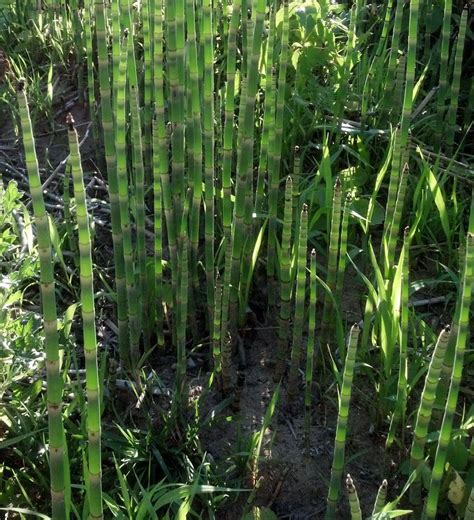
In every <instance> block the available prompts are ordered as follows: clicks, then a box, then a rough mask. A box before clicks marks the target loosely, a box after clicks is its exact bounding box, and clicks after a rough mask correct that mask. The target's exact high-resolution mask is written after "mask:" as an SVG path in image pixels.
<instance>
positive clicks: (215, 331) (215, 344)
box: [212, 273, 222, 385]
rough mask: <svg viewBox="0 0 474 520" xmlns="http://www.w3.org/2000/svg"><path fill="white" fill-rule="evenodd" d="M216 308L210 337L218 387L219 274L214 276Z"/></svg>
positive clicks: (219, 350) (220, 295)
mask: <svg viewBox="0 0 474 520" xmlns="http://www.w3.org/2000/svg"><path fill="white" fill-rule="evenodd" d="M215 293H216V301H215V305H216V308H215V310H214V327H213V329H212V330H213V335H212V359H213V363H214V370H215V373H216V380H217V382H218V385H220V383H221V375H222V374H221V372H222V368H221V367H222V365H221V316H222V280H221V277H220V274H219V273H217V276H216V289H215Z"/></svg>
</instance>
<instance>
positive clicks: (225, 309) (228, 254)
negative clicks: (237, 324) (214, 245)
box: [221, 240, 233, 394]
mask: <svg viewBox="0 0 474 520" xmlns="http://www.w3.org/2000/svg"><path fill="white" fill-rule="evenodd" d="M224 262H225V264H224V283H223V289H222V316H221V368H222V390H223V392H224V394H228V393H229V392H230V391H231V389H232V384H233V368H232V347H231V343H230V341H229V301H230V281H231V275H232V242H231V241H230V240H228V241H227V243H226V247H225V259H224Z"/></svg>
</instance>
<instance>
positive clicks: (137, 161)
mask: <svg viewBox="0 0 474 520" xmlns="http://www.w3.org/2000/svg"><path fill="white" fill-rule="evenodd" d="M135 39H136V38H135ZM127 65H128V66H127V69H128V99H129V105H130V125H131V145H132V154H131V159H132V160H131V164H132V167H133V171H134V173H135V207H136V215H135V223H136V230H137V231H136V237H137V238H136V240H137V245H136V249H137V257H138V262H137V265H138V276H139V296H138V297H137V305H138V309H137V310H138V320H137V324H138V326H139V329H138V330H137V337H138V338H139V337H140V329H141V328H143V329H144V331H145V334H144V342H145V347H147V346H148V341H149V337H150V334H151V330H150V318H149V316H148V314H149V310H148V308H147V306H146V305H145V303H146V301H145V295H146V291H147V276H146V243H145V166H144V163H143V158H144V157H145V153H144V149H143V145H142V121H141V117H140V105H139V94H138V74H137V64H136V59H135V50H134V49H133V46H131V45H129V49H128V64H127ZM146 66H148V64H147V65H146ZM144 114H145V117H148V116H147V115H146V114H147V110H146V109H145V112H144ZM145 124H148V122H147V121H146V122H145ZM148 138H149V136H147V132H145V139H148ZM150 144H151V143H150ZM146 146H147V147H148V146H150V145H149V144H147V145H146ZM146 151H147V153H148V152H149V150H148V149H147V150H146ZM140 317H141V320H140ZM140 322H141V326H140Z"/></svg>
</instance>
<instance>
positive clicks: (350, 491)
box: [346, 474, 362, 520]
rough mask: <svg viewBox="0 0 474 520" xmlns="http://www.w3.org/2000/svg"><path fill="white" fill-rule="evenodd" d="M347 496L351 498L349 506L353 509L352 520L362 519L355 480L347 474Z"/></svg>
mask: <svg viewBox="0 0 474 520" xmlns="http://www.w3.org/2000/svg"><path fill="white" fill-rule="evenodd" d="M346 489H347V496H348V498H349V507H350V510H351V520H362V511H361V509H360V502H359V497H358V495H357V489H356V487H355V486H354V481H353V480H352V478H351V476H350V475H349V474H347V477H346Z"/></svg>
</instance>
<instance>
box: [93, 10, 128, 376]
mask: <svg viewBox="0 0 474 520" xmlns="http://www.w3.org/2000/svg"><path fill="white" fill-rule="evenodd" d="M95 20H96V23H95V31H96V40H97V60H98V64H99V89H100V98H101V116H102V131H103V140H104V146H105V161H106V167H107V178H108V181H109V198H110V210H111V222H112V240H113V246H114V264H115V285H116V290H117V322H118V330H119V338H118V339H119V351H120V359H121V361H122V363H124V364H125V366H127V367H128V366H129V365H130V361H131V358H130V346H129V337H128V311H127V284H126V277H125V260H124V250H123V235H122V224H121V220H120V199H119V183H118V175H117V163H116V157H117V156H116V148H115V139H114V121H113V115H112V102H111V97H110V96H111V92H110V77H109V63H108V51H107V33H106V25H105V16H104V2H103V0H95Z"/></svg>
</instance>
